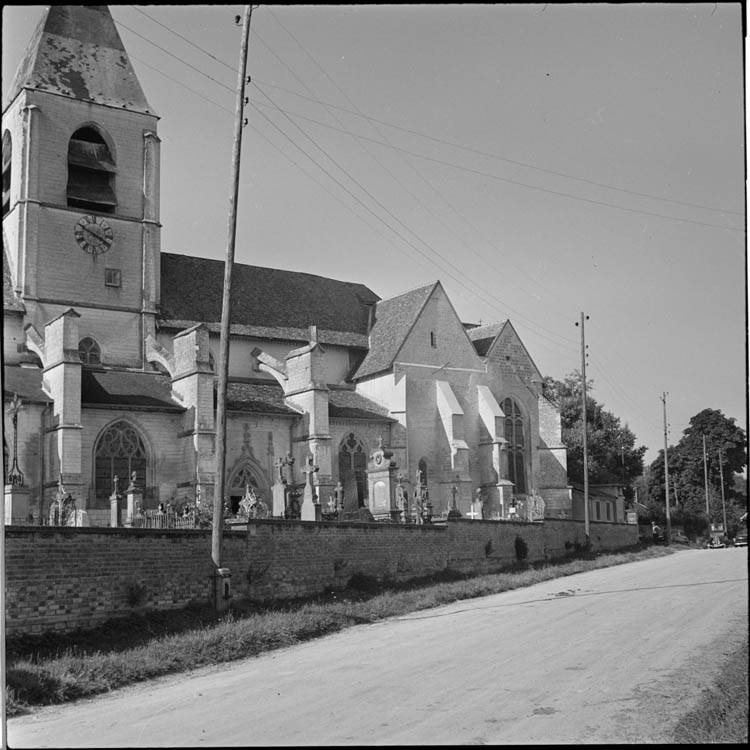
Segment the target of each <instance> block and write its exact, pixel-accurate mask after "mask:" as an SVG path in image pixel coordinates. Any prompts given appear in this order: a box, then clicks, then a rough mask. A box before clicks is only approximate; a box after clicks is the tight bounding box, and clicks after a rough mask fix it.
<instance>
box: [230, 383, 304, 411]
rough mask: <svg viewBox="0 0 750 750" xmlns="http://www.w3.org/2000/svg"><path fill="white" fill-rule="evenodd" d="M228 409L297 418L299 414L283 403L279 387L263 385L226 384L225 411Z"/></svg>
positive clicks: (282, 394)
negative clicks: (286, 415)
mask: <svg viewBox="0 0 750 750" xmlns="http://www.w3.org/2000/svg"><path fill="white" fill-rule="evenodd" d="M229 409H231V410H232V411H250V412H256V413H261V414H288V415H289V416H293V417H298V416H299V412H297V411H295V410H294V409H292V408H290V407H289V406H287V405H286V404H285V403H284V392H283V391H282V389H281V386H280V385H274V384H268V385H266V384H265V383H236V382H233V383H227V410H229Z"/></svg>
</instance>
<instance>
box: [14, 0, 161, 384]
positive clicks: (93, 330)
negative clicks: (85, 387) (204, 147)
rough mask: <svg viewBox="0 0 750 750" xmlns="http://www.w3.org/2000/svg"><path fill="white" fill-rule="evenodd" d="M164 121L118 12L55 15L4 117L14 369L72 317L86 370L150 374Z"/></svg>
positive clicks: (51, 12) (21, 71)
mask: <svg viewBox="0 0 750 750" xmlns="http://www.w3.org/2000/svg"><path fill="white" fill-rule="evenodd" d="M157 122H158V117H157V115H156V114H155V112H154V111H153V109H152V108H151V106H150V105H149V103H148V102H147V101H146V98H145V96H144V94H143V91H142V89H141V86H140V84H139V82H138V79H137V77H136V75H135V72H134V70H133V67H132V65H131V63H130V60H129V58H128V55H127V53H126V51H125V48H124V46H123V44H122V41H121V39H120V36H119V34H118V32H117V29H116V27H115V23H114V21H113V19H112V16H111V14H110V11H109V8H108V7H107V6H105V5H51V6H49V7H48V8H47V9H46V11H45V13H44V16H43V17H42V19H41V21H40V23H39V25H38V27H37V28H36V30H35V32H34V34H33V36H32V38H31V41H30V43H29V46H28V49H27V51H26V55H25V57H24V59H23V60H22V61H21V64H20V65H19V67H18V71H17V73H16V76H15V78H14V80H13V83H12V85H11V87H10V89H9V93H8V99H7V102H5V104H4V107H3V116H2V137H3V253H4V256H5V257H4V267H7V270H8V275H9V283H10V285H11V286H12V291H13V293H14V296H15V300H16V301H17V302H18V303H19V305H20V307H21V308H22V309H23V314H22V316H20V317H21V319H19V318H18V316H16V317H15V318H12V319H8V316H6V331H5V333H6V338H7V336H8V335H10V336H11V337H12V338H13V339H15V342H14V345H13V346H11V347H8V346H6V350H5V351H6V361H7V362H8V363H12V361H13V358H14V357H13V354H14V353H15V352H23V351H24V347H25V346H26V345H27V344H28V336H29V332H28V330H27V329H28V328H29V326H33V331H34V332H36V333H37V334H39V335H42V334H43V332H44V330H45V326H46V325H47V324H48V323H49V322H50V321H52V320H55V319H57V318H58V317H59V316H60V315H62V314H63V313H64V312H65V311H66V310H68V309H69V308H71V307H73V308H74V309H75V312H76V313H77V314H78V316H80V317H79V318H78V319H77V320H78V336H79V337H80V342H78V346H79V350H80V351H83V352H84V354H83V355H82V357H83V358H84V363H85V358H86V357H88V356H89V355H91V356H92V357H93V359H94V363H96V364H101V365H102V366H105V367H107V366H115V367H125V368H134V369H142V368H144V367H145V366H147V365H146V364H145V359H144V355H143V353H144V341H145V339H146V337H147V336H148V335H149V334H153V333H154V320H155V315H156V309H157V305H158V302H159V252H160V230H161V225H160V223H159V138H158V136H157ZM6 263H7V266H6ZM6 283H7V282H6ZM81 342H83V343H81ZM81 347H83V348H81ZM19 356H21V355H20V354H19ZM43 364H44V366H45V367H46V366H47V363H43Z"/></svg>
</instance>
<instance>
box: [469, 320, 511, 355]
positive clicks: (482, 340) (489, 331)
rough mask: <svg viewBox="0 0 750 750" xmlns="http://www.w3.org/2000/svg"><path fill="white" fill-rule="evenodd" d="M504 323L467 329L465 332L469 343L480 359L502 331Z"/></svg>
mask: <svg viewBox="0 0 750 750" xmlns="http://www.w3.org/2000/svg"><path fill="white" fill-rule="evenodd" d="M504 326H505V323H491V324H489V325H486V326H477V327H476V328H469V329H467V331H466V334H467V335H468V337H469V339H470V340H471V343H472V344H474V348H475V349H476V350H477V354H478V355H479V356H480V357H484V356H485V355H486V354H487V352H488V351H489V349H490V346H492V342H493V341H494V340H495V339H496V338H497V335H498V334H499V333H500V331H502V330H503V327H504Z"/></svg>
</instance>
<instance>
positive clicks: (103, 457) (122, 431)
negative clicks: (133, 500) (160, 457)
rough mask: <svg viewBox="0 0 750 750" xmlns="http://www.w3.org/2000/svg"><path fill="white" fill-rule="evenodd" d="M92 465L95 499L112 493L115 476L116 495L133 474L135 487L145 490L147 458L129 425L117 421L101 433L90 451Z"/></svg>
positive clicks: (143, 446)
mask: <svg viewBox="0 0 750 750" xmlns="http://www.w3.org/2000/svg"><path fill="white" fill-rule="evenodd" d="M94 466H95V468H94V486H95V491H96V497H97V498H107V497H109V496H110V495H111V494H112V478H113V477H114V476H115V475H117V476H118V477H119V479H120V481H119V485H118V489H119V491H120V492H122V493H124V492H125V490H126V489H127V487H128V485H129V484H130V477H131V475H132V473H133V472H135V473H136V479H137V482H138V484H139V486H140V487H141V488H143V489H144V490H145V487H146V469H147V468H148V456H147V453H146V446H145V444H144V442H143V439H142V438H141V436H140V434H139V433H138V431H137V430H136V429H135V427H133V425H132V424H130V423H129V422H126V421H125V420H124V419H121V420H119V421H118V422H115V423H114V424H112V425H110V426H109V427H108V428H107V429H106V430H105V431H104V432H103V433H102V434H101V436H100V437H99V439H98V440H97V442H96V450H95V451H94Z"/></svg>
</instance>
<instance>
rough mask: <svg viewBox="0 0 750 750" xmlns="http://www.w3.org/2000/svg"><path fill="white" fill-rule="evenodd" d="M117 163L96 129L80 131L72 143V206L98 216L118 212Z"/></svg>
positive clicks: (70, 184)
mask: <svg viewBox="0 0 750 750" xmlns="http://www.w3.org/2000/svg"><path fill="white" fill-rule="evenodd" d="M116 171H117V169H116V166H115V160H114V158H113V157H112V153H111V151H110V149H109V146H108V145H107V142H106V141H105V140H104V138H103V137H102V135H101V133H100V132H99V131H98V130H97V129H96V128H94V127H92V126H89V127H84V128H80V129H79V130H76V132H75V133H73V137H72V138H71V139H70V142H69V144H68V206H70V207H71V208H80V209H82V210H84V211H93V212H95V213H107V214H111V213H114V211H115V208H116V206H117V199H116V197H115V191H114V184H115V172H116Z"/></svg>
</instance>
